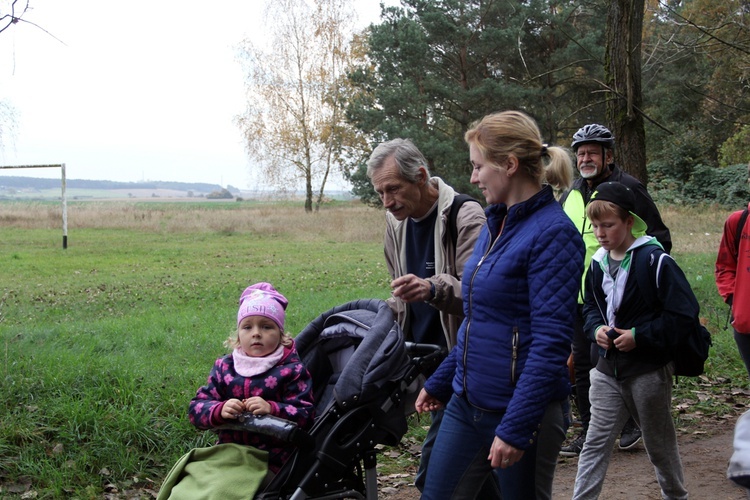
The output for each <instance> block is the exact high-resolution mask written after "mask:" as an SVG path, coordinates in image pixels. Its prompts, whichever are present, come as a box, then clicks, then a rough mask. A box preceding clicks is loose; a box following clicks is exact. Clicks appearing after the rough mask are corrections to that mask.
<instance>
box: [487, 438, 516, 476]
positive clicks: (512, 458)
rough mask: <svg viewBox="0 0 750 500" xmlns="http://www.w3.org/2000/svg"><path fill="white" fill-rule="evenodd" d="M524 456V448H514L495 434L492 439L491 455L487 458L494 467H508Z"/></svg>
mask: <svg viewBox="0 0 750 500" xmlns="http://www.w3.org/2000/svg"><path fill="white" fill-rule="evenodd" d="M522 457H523V450H519V449H518V448H514V447H512V446H511V445H509V444H508V443H506V442H505V441H503V440H502V439H500V438H499V437H497V436H495V439H494V440H493V441H492V448H490V455H489V456H488V457H487V460H489V461H490V464H491V465H492V468H493V469H497V468H498V467H500V468H501V469H507V468H508V467H510V466H511V465H513V464H514V463H516V462H518V461H519V460H521V458H522Z"/></svg>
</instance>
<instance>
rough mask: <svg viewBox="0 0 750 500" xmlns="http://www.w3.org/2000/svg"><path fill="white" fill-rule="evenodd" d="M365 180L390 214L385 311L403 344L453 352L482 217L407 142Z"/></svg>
mask: <svg viewBox="0 0 750 500" xmlns="http://www.w3.org/2000/svg"><path fill="white" fill-rule="evenodd" d="M367 176H368V177H369V178H370V180H371V182H372V185H373V187H374V189H375V192H376V193H377V194H378V196H380V199H381V201H382V202H383V206H384V207H385V209H386V210H387V212H386V231H385V242H384V249H385V260H386V264H387V266H388V272H389V273H390V275H391V278H392V281H391V288H392V290H393V293H392V295H393V297H392V298H391V299H390V300H389V304H390V305H391V308H392V309H393V310H394V312H395V313H396V315H397V318H398V322H399V324H400V325H401V327H402V328H403V330H404V332H405V334H406V338H407V340H409V341H412V342H417V343H427V344H435V345H440V346H445V347H446V348H448V349H451V348H453V346H454V345H455V343H456V332H457V331H458V327H459V326H460V324H461V321H462V320H463V305H462V299H461V278H462V275H463V271H464V264H465V263H466V260H467V259H468V258H469V256H470V255H471V253H472V250H473V248H474V243H475V242H476V239H477V236H478V235H479V232H480V230H481V228H482V226H483V225H484V223H485V215H484V210H483V209H482V207H481V205H480V204H479V203H477V202H475V201H476V200H473V201H471V200H470V199H469V197H466V196H465V195H459V194H458V193H456V191H454V190H453V188H452V187H450V186H449V185H448V184H446V183H445V182H443V180H442V179H440V178H439V177H431V176H430V172H429V170H428V168H427V160H426V159H425V158H424V155H422V153H421V152H420V151H419V149H417V147H416V146H415V145H414V143H412V142H411V141H410V140H408V139H394V140H391V141H388V142H384V143H382V144H380V145H379V146H377V147H376V148H375V150H374V151H373V152H372V155H371V156H370V159H369V160H368V162H367ZM465 201H469V202H468V203H465ZM431 417H432V424H431V425H430V429H429V431H428V433H427V437H426V439H425V441H424V443H423V445H422V458H421V460H420V464H419V471H418V472H417V478H416V481H415V483H416V486H417V488H418V489H419V490H420V491H421V490H422V487H423V486H424V477H425V472H426V469H427V464H428V461H429V457H430V451H431V450H432V444H433V443H434V440H435V436H436V435H437V431H438V428H439V426H440V421H441V418H442V411H439V412H432V415H431Z"/></svg>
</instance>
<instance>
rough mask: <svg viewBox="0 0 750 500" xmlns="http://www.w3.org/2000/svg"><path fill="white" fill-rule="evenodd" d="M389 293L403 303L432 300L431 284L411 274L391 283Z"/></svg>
mask: <svg viewBox="0 0 750 500" xmlns="http://www.w3.org/2000/svg"><path fill="white" fill-rule="evenodd" d="M391 289H392V290H393V291H392V292H391V293H392V294H393V296H394V297H396V298H399V299H401V300H403V301H404V302H425V301H427V300H431V299H432V284H431V283H430V282H429V281H427V280H425V279H422V278H418V277H417V276H415V275H413V274H407V275H404V276H401V277H399V278H396V279H395V280H393V281H391Z"/></svg>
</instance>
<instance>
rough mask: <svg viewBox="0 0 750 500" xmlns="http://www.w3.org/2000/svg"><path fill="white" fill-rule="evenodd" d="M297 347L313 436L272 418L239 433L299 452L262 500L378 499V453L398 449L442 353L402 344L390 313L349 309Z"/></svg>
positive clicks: (322, 321) (321, 321)
mask: <svg viewBox="0 0 750 500" xmlns="http://www.w3.org/2000/svg"><path fill="white" fill-rule="evenodd" d="M295 342H296V344H297V350H298V352H299V354H300V356H302V359H303V361H304V363H305V364H306V366H307V368H308V370H309V371H310V374H311V376H312V378H313V390H314V397H315V402H316V403H315V404H316V415H317V416H316V419H315V423H314V424H313V427H312V428H311V429H310V431H309V432H305V431H303V430H301V429H298V428H297V427H296V425H295V424H293V423H291V422H288V421H286V420H282V419H278V418H275V417H271V416H262V417H255V416H253V415H252V414H246V415H244V416H243V417H242V418H241V419H240V421H239V423H238V424H233V427H235V428H241V429H243V430H248V431H252V432H260V433H263V434H269V435H272V436H274V437H277V438H280V439H282V440H285V441H288V442H291V443H294V444H295V445H296V446H297V449H296V451H295V452H294V454H293V455H292V457H291V458H290V459H289V461H288V462H287V463H286V464H285V465H284V466H283V467H282V469H281V470H280V471H279V473H278V474H277V475H276V477H275V478H274V479H273V480H272V481H271V482H270V484H269V485H268V486H267V487H265V488H264V489H263V491H261V492H258V493H256V495H255V498H257V499H272V498H273V499H278V498H283V499H293V500H299V499H303V498H323V499H333V498H357V499H364V498H367V499H376V498H377V496H378V492H377V472H376V464H377V450H376V448H375V447H376V445H378V444H385V445H396V444H398V443H399V441H400V440H401V438H402V436H403V435H404V434H405V433H406V431H407V421H406V416H407V413H409V412H411V411H413V401H414V398H416V391H417V390H418V389H419V386H420V384H419V378H420V375H421V374H422V373H424V372H425V371H427V370H430V369H432V368H434V366H436V365H437V364H438V363H440V361H441V360H442V358H443V357H444V356H445V354H446V352H445V349H442V348H440V347H437V346H431V345H416V344H409V343H405V342H404V335H403V332H402V330H401V328H400V327H399V326H398V324H397V323H396V322H395V321H394V317H393V313H392V312H391V310H390V308H389V307H388V305H387V304H386V303H385V302H384V301H382V300H377V299H366V300H357V301H352V302H349V303H346V304H343V305H340V306H337V307H334V308H333V309H330V310H329V311H327V312H325V313H323V314H321V315H320V316H319V317H318V318H316V319H315V320H314V321H312V322H311V323H310V324H309V325H308V326H307V327H306V328H305V329H304V330H302V332H300V334H299V335H297V337H296V339H295Z"/></svg>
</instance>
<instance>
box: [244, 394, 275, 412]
mask: <svg viewBox="0 0 750 500" xmlns="http://www.w3.org/2000/svg"><path fill="white" fill-rule="evenodd" d="M243 403H244V404H245V409H246V410H247V411H249V412H250V413H252V414H253V415H268V414H269V413H271V405H270V404H269V403H268V401H266V400H265V399H263V398H261V397H259V396H254V397H252V398H247V399H246V400H244V401H243Z"/></svg>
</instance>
